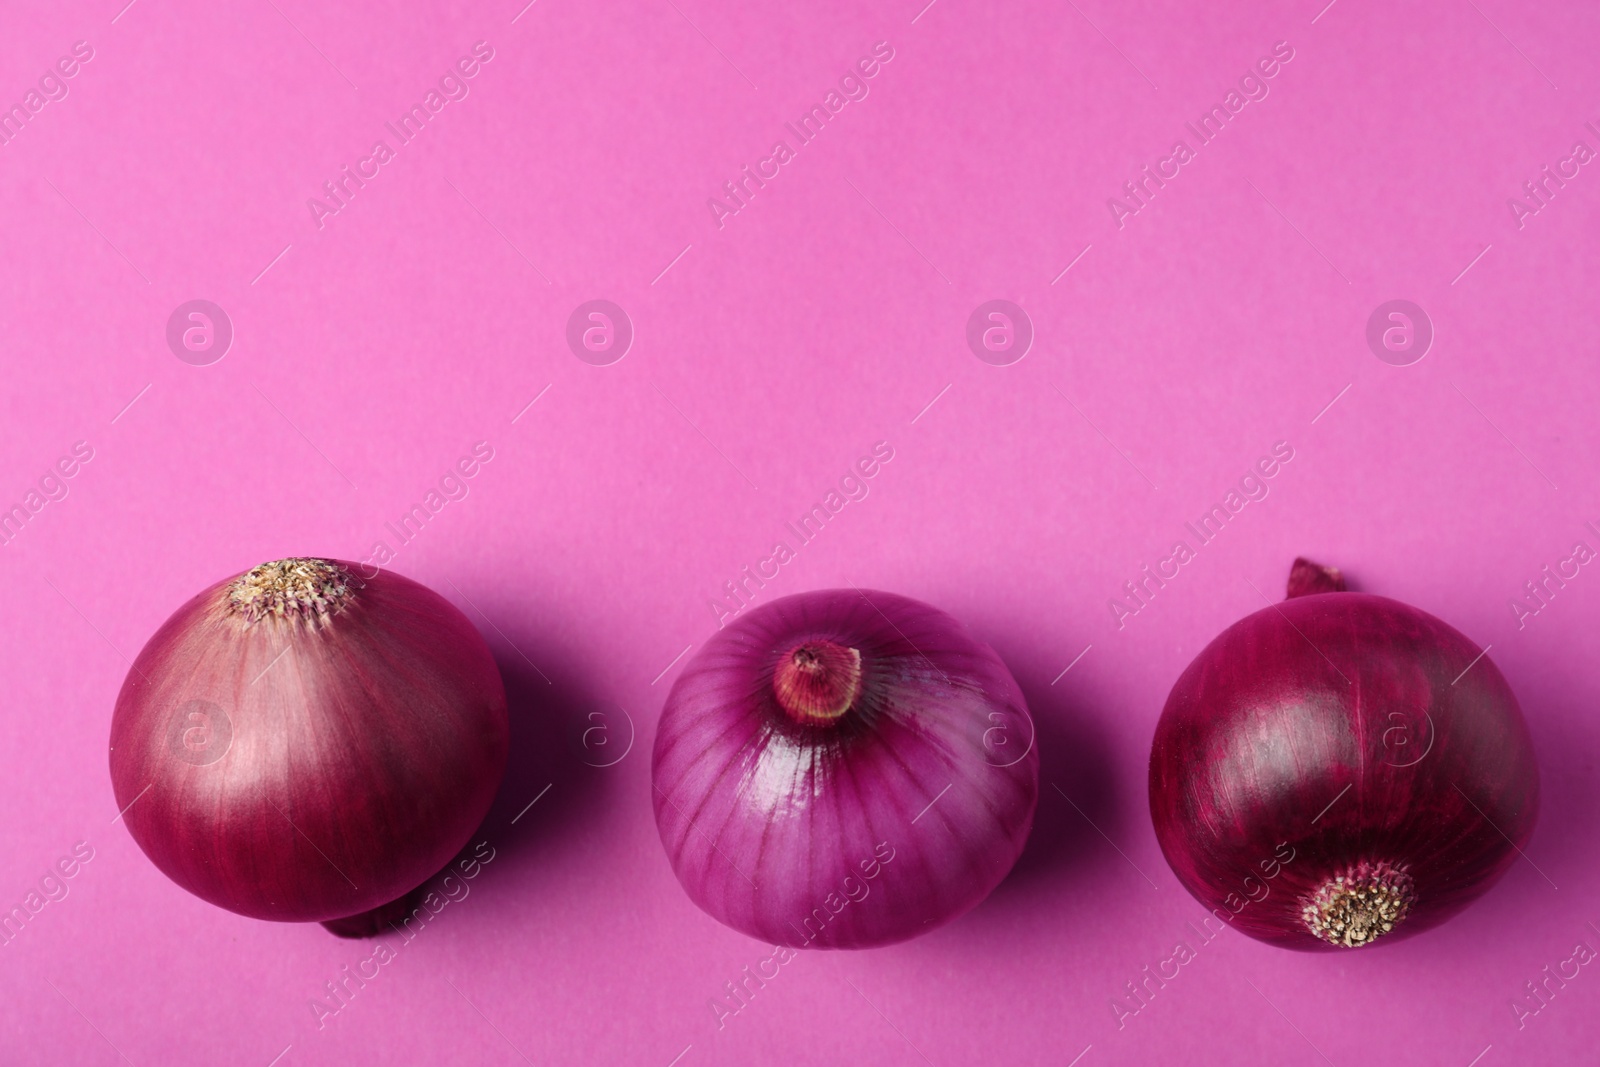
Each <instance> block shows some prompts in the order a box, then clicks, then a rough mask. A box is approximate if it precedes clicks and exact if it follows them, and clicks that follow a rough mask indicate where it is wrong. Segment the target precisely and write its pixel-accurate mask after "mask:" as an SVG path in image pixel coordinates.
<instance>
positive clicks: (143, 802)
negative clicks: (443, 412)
mask: <svg viewBox="0 0 1600 1067" xmlns="http://www.w3.org/2000/svg"><path fill="white" fill-rule="evenodd" d="M508 744H509V725H508V721H507V714H506V696H505V689H504V687H503V685H502V683H501V680H500V673H499V670H498V668H497V667H496V666H495V663H494V659H493V657H492V656H491V655H490V652H489V648H488V646H487V645H486V644H485V643H484V640H483V638H482V637H481V636H480V635H479V634H478V632H477V630H476V629H475V628H474V627H473V626H472V624H471V623H470V622H469V621H468V620H467V618H466V617H465V616H464V615H462V614H461V612H459V611H458V610H456V608H455V607H454V606H452V605H451V604H450V603H449V602H448V601H446V600H445V599H444V598H443V597H441V596H439V595H438V594H437V593H435V592H433V591H432V590H431V589H428V588H427V587H426V586H423V585H419V584H418V583H416V582H414V581H411V580H410V579H408V578H404V577H401V576H400V575H397V574H391V573H389V572H387V571H378V572H376V573H375V574H374V575H373V576H372V577H370V578H369V577H364V576H363V574H362V572H361V571H360V569H359V568H358V566H357V565H356V564H351V563H345V562H341V561H339V560H328V559H310V558H295V559H283V560H277V561H275V562H272V563H264V564H262V565H261V566H259V567H256V568H254V569H252V570H249V571H247V572H245V573H243V574H240V575H237V576H235V577H233V578H229V579H226V580H224V581H222V582H218V583H217V584H216V585H213V586H212V587H211V588H209V589H207V590H205V591H204V592H202V593H200V594H199V595H198V596H196V597H194V598H193V599H192V600H190V601H189V602H188V603H186V604H184V605H183V606H182V607H181V608H179V609H178V610H177V611H176V612H175V613H174V614H173V615H172V617H171V618H169V619H168V620H167V621H166V623H165V624H163V625H162V627H161V628H160V629H159V630H158V631H157V632H156V633H155V635H154V636H153V637H151V638H150V640H149V642H148V643H147V644H146V645H145V647H144V649H143V651H141V652H140V653H139V656H138V658H137V659H136V660H135V661H134V663H133V667H132V669H130V670H129V672H128V676H127V679H126V680H125V681H124V683H123V686H122V691H121V693H120V694H119V695H118V697H117V705H116V712H115V714H114V716H113V719H112V725H111V781H112V786H113V788H114V790H115V793H116V802H117V807H118V809H119V810H122V811H123V812H124V815H123V818H124V821H125V822H126V823H127V826H128V830H129V832H130V833H132V835H133V837H134V840H135V841H137V842H138V843H139V847H140V848H142V849H143V850H144V852H145V854H146V855H147V856H149V857H150V859H151V861H153V862H154V863H155V865H156V866H157V867H159V868H160V869H161V870H162V871H163V872H165V873H166V875H167V876H168V877H170V878H171V879H172V880H173V881H175V882H177V883H178V884H179V885H181V886H182V887H184V888H185V889H187V890H189V891H190V892H191V893H194V894H195V895H196V896H199V897H201V898H202V899H204V900H207V901H210V902H211V903H212V904H215V905H217V906H218V907H222V908H227V909H228V910H230V911H234V912H238V913H239V914H241V915H248V916H251V917H253V918H257V919H270V920H276V921H281V922H322V923H324V924H325V925H326V926H327V927H328V928H329V929H330V930H332V931H333V932H334V933H336V934H340V935H341V936H365V935H370V934H373V933H376V932H378V931H379V930H381V929H383V928H384V925H385V922H386V919H387V918H389V917H390V916H389V913H390V912H400V911H404V907H403V905H404V903H405V897H406V894H408V893H409V892H410V891H411V890H413V889H415V888H416V887H417V886H419V885H421V884H422V883H423V882H424V881H426V880H427V879H428V878H430V877H431V876H432V875H434V874H435V873H437V872H438V871H439V870H440V868H442V867H444V866H445V865H446V864H447V863H449V861H450V859H451V857H452V856H454V855H455V853H456V852H457V851H458V850H459V849H460V848H461V847H462V846H463V845H465V844H466V843H467V840H468V838H469V837H470V835H471V834H472V833H473V831H474V830H475V829H476V828H477V826H478V824H479V823H480V822H481V821H482V820H483V817H484V815H485V814H486V813H487V812H488V810H489V806H490V804H491V803H492V801H493V799H494V796H495V793H496V791H497V790H498V788H499V785H500V779H501V777H502V775H503V774H504V772H505V765H506V757H507V748H508Z"/></svg>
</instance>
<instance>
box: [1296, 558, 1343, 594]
mask: <svg viewBox="0 0 1600 1067" xmlns="http://www.w3.org/2000/svg"><path fill="white" fill-rule="evenodd" d="M1348 588H1349V587H1348V586H1347V585H1345V582H1344V575H1343V574H1342V573H1341V572H1340V570H1339V568H1338V567H1324V566H1323V565H1322V564H1320V563H1312V562H1311V561H1310V560H1309V559H1306V558H1305V557H1304V556H1301V557H1300V558H1298V559H1296V560H1295V561H1294V566H1292V567H1290V568H1289V592H1288V595H1287V596H1285V597H1284V599H1285V600H1293V599H1294V598H1295V597H1297V596H1310V595H1311V594H1312V593H1343V592H1345V591H1346V590H1347V589H1348Z"/></svg>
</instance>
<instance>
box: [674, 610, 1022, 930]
mask: <svg viewBox="0 0 1600 1067" xmlns="http://www.w3.org/2000/svg"><path fill="white" fill-rule="evenodd" d="M1033 741H1034V733H1033V721H1032V719H1031V718H1030V717H1029V715H1028V709H1027V705H1026V702H1025V701H1024V699H1023V696H1022V692H1021V690H1019V689H1018V688H1017V684H1016V681H1015V680H1014V679H1013V678H1012V677H1011V674H1010V672H1009V671H1008V670H1007V669H1006V667H1005V664H1004V663H1002V662H1001V661H1000V658H999V656H997V655H996V654H995V653H994V651H993V650H992V649H990V648H989V647H988V646H987V645H982V644H979V643H978V642H976V641H974V640H973V639H972V638H971V637H970V636H968V635H967V632H966V630H965V629H964V628H963V627H962V625H961V624H960V623H959V622H957V621H956V620H955V619H953V618H951V617H950V616H949V615H946V614H945V613H944V612H941V611H939V610H937V609H935V608H932V607H929V606H928V605H926V604H922V603H919V602H918V601H915V600H911V599H909V598H906V597H902V596H896V595H895V594H892V593H882V592H873V591H863V590H858V589H836V590H824V591H819V592H811V593H802V594H799V595H796V596H790V597H785V598H784V599H782V600H777V601H774V602H772V603H770V604H766V605H764V606H762V607H759V608H755V609H753V610H751V611H749V612H748V613H747V614H745V615H742V616H740V617H739V618H738V619H737V620H736V621H734V622H732V623H731V624H729V625H728V626H727V627H726V628H725V629H723V630H721V631H719V632H718V633H717V634H716V636H714V637H713V638H712V639H711V640H710V641H708V642H707V643H706V644H705V646H703V647H702V648H701V649H700V651H699V652H698V653H697V654H696V655H695V657H694V658H693V659H692V660H691V661H690V663H689V664H688V665H687V667H686V668H685V669H684V672H683V674H682V676H681V677H679V678H678V680H677V682H676V683H675V684H674V685H673V687H672V691H671V693H670V694H669V695H668V697H667V701H666V706H665V709H664V710H663V711H662V714H661V721H660V725H659V728H658V731H657V734H656V742H655V752H654V757H653V760H652V775H653V779H654V787H655V788H654V791H653V795H654V800H655V815H656V825H657V828H658V829H659V830H660V833H661V840H662V843H663V845H664V846H665V847H666V851H667V855H668V858H669V859H670V860H671V863H672V869H673V871H674V873H675V874H676V875H677V877H678V880H679V882H681V883H682V885H683V887H684V889H685V890H686V891H687V892H688V894H689V896H690V898H691V899H693V900H694V902H695V903H696V904H698V905H699V906H700V907H701V908H703V909H704V910H705V911H706V912H708V913H709V914H710V915H711V916H713V917H714V918H716V919H718V920H719V921H721V922H723V923H725V924H727V925H728V926H731V927H733V928H734V929H736V930H740V931H742V932H744V933H746V934H749V935H750V936H752V937H756V938H760V939H762V940H764V941H766V942H768V943H769V944H777V945H789V946H795V947H802V946H805V947H814V948H866V947H871V946H875V945H885V944H889V943H892V942H896V941H902V940H905V939H907V938H910V937H915V936H917V935H918V934H921V933H924V932H926V931H928V930H931V929H933V928H934V927H936V926H938V925H940V924H942V923H945V922H948V921H949V920H951V919H953V918H955V917H956V916H958V915H960V914H962V913H963V912H965V911H967V910H968V909H969V908H971V907H973V906H974V905H976V904H977V903H978V902H979V901H981V900H983V899H984V897H986V896H988V895H989V893H990V892H991V891H992V890H993V889H994V887H995V886H996V885H998V884H999V883H1000V880H1001V879H1002V878H1004V877H1005V875H1006V873H1007V872H1008V871H1010V870H1011V867H1012V865H1013V864H1014V863H1015V862H1016V859H1017V857H1018V855H1019V854H1020V853H1021V851H1022V847H1023V844H1024V842H1025V841H1026V840H1027V836H1028V831H1029V829H1030V827H1031V826H1032V823H1033V812H1034V806H1035V804H1036V802H1037V800H1038V791H1039V755H1038V752H1037V751H1036V750H1035V749H1034V746H1033Z"/></svg>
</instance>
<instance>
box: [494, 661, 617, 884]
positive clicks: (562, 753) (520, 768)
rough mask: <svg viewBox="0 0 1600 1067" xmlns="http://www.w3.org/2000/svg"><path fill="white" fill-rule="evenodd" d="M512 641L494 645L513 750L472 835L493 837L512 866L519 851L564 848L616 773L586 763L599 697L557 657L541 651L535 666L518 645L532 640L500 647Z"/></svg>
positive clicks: (595, 813) (593, 813) (599, 804)
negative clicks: (587, 735)
mask: <svg viewBox="0 0 1600 1067" xmlns="http://www.w3.org/2000/svg"><path fill="white" fill-rule="evenodd" d="M506 644H507V641H505V640H500V641H496V642H494V643H493V644H492V645H491V648H492V649H493V651H494V659H495V664H496V665H497V666H498V667H499V668H500V677H501V679H502V680H503V681H504V682H505V687H506V709H507V713H508V715H509V717H510V722H511V743H510V751H509V754H508V757H507V759H506V773H505V778H504V779H503V780H502V781H501V783H500V790H499V792H498V793H497V794H496V795H495V799H494V804H493V805H492V806H491V807H490V809H489V814H488V815H486V816H484V819H483V822H482V823H481V824H480V825H479V827H478V830H477V832H476V834H475V836H474V838H473V840H474V841H484V840H486V841H488V842H489V843H490V845H492V846H493V847H494V849H495V850H496V852H497V853H498V854H499V855H500V856H503V857H507V858H509V860H510V862H507V863H506V866H507V867H515V866H519V865H520V862H519V857H523V856H531V855H536V854H538V853H540V852H543V851H546V850H549V849H553V848H556V847H559V846H560V845H561V844H562V843H563V842H564V841H565V840H566V839H569V838H576V837H578V836H580V835H581V834H582V832H583V831H582V828H583V826H584V825H585V824H586V823H588V822H590V821H591V820H593V819H596V818H599V817H600V811H601V809H602V808H603V807H604V803H603V802H604V794H605V792H606V791H607V790H608V789H609V788H610V787H611V782H612V780H613V779H614V777H615V771H610V772H607V771H604V770H596V769H595V768H594V767H593V766H589V765H585V762H584V759H583V753H582V750H581V749H580V748H578V747H577V745H578V739H579V738H581V737H582V735H583V730H584V716H585V715H586V714H588V713H589V709H591V708H593V707H594V706H596V699H595V697H594V696H593V695H592V694H591V693H590V692H589V691H588V689H587V688H586V687H585V686H583V685H582V684H581V683H579V682H578V681H576V680H575V678H574V676H573V675H572V673H571V672H569V671H565V670H562V669H561V666H560V664H558V663H557V662H556V660H555V658H554V657H553V656H551V655H549V654H542V655H539V658H538V660H537V662H538V663H539V666H538V667H535V666H533V664H532V663H531V662H530V661H529V660H528V659H527V658H525V656H524V655H523V653H522V652H521V651H520V649H522V648H529V649H532V648H533V647H534V646H533V643H532V642H529V641H527V640H525V639H522V638H519V639H518V644H517V647H501V646H504V645H506ZM535 654H537V653H535ZM502 862H504V861H502Z"/></svg>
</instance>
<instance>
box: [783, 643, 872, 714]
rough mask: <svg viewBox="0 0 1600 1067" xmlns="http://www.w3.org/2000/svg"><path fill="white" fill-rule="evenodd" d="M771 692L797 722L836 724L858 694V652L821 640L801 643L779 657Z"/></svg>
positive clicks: (859, 671)
mask: <svg viewBox="0 0 1600 1067" xmlns="http://www.w3.org/2000/svg"><path fill="white" fill-rule="evenodd" d="M772 693H773V696H775V697H776V698H777V700H778V706H779V707H781V708H782V709H783V710H784V712H785V713H787V714H788V716H789V717H790V718H791V719H793V720H794V721H795V722H797V723H800V724H802V725H804V726H826V725H828V724H829V723H832V722H835V721H837V720H838V719H839V718H840V717H841V716H842V715H844V713H845V712H847V711H849V710H850V707H851V705H853V704H854V703H855V702H856V698H857V697H858V696H860V695H861V653H860V652H859V651H858V650H856V649H853V648H846V647H844V646H843V645H840V644H837V643H835V642H833V641H829V640H826V639H824V638H817V639H813V640H810V641H804V642H801V643H800V644H798V645H796V646H795V647H794V648H792V649H790V650H789V651H788V652H786V653H784V654H783V655H782V656H781V657H779V659H778V666H777V669H776V670H775V671H773V674H772Z"/></svg>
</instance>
